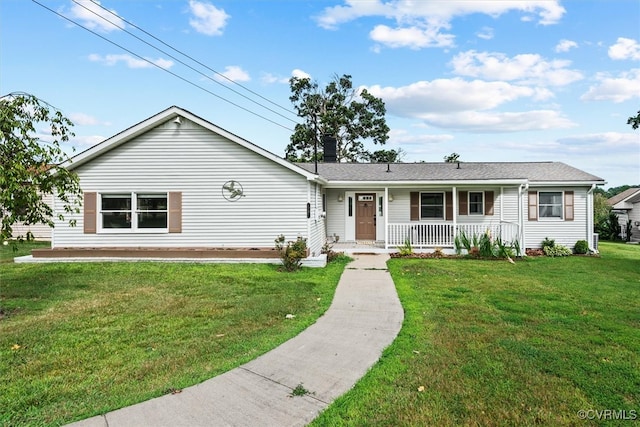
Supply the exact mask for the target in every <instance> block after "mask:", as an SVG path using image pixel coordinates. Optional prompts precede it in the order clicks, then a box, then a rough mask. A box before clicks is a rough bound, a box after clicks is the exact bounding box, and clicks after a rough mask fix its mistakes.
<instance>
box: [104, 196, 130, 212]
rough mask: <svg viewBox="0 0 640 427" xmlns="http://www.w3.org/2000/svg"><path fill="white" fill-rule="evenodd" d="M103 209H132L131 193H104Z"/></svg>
mask: <svg viewBox="0 0 640 427" xmlns="http://www.w3.org/2000/svg"><path fill="white" fill-rule="evenodd" d="M102 210H103V211H130V210H131V195H130V194H103V195H102Z"/></svg>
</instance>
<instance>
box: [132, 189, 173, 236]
mask: <svg viewBox="0 0 640 427" xmlns="http://www.w3.org/2000/svg"><path fill="white" fill-rule="evenodd" d="M136 202H137V209H136V212H137V216H138V218H137V219H138V228H167V195H166V194H138V197H137V198H136Z"/></svg>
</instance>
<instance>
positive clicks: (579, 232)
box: [522, 187, 593, 248]
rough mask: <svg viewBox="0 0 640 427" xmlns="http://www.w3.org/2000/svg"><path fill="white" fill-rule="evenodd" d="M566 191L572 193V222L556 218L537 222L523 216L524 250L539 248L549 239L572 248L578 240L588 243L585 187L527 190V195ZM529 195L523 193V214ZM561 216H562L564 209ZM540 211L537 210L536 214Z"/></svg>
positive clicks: (589, 233)
mask: <svg viewBox="0 0 640 427" xmlns="http://www.w3.org/2000/svg"><path fill="white" fill-rule="evenodd" d="M568 191H573V220H572V221H563V220H560V219H558V218H555V219H548V218H547V219H545V218H538V220H537V221H533V220H527V215H526V214H525V218H524V219H525V233H526V236H525V244H524V246H523V247H525V248H539V247H540V246H541V243H542V241H543V240H544V239H545V238H546V237H549V238H550V239H554V240H555V241H556V243H558V244H561V245H564V246H567V247H569V248H573V246H574V245H575V243H576V242H577V241H578V240H586V241H590V235H591V234H592V233H593V230H587V226H586V224H587V191H588V188H586V187H569V188H544V187H540V188H535V187H530V188H529V194H531V193H533V192H538V193H545V192H552V193H560V194H562V195H564V194H565V193H566V192H568ZM529 194H527V192H524V194H523V198H522V203H523V209H524V212H525V213H526V212H528V209H529V197H528V196H529ZM562 210H563V215H564V209H562ZM539 211H540V209H539V208H538V212H539Z"/></svg>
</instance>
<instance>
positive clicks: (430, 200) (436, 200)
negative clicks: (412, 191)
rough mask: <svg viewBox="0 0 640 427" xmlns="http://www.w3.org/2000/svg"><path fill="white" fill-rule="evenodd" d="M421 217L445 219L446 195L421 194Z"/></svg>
mask: <svg viewBox="0 0 640 427" xmlns="http://www.w3.org/2000/svg"><path fill="white" fill-rule="evenodd" d="M420 217H421V218H437V219H443V218H444V194H442V193H420Z"/></svg>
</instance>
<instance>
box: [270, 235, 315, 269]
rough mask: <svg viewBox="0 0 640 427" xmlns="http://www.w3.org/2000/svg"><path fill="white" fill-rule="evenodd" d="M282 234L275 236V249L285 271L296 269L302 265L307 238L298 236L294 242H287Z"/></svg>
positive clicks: (305, 254)
mask: <svg viewBox="0 0 640 427" xmlns="http://www.w3.org/2000/svg"><path fill="white" fill-rule="evenodd" d="M285 241H286V238H285V237H284V235H283V234H281V235H279V236H278V237H276V240H275V242H276V249H277V250H278V253H279V254H280V259H281V260H282V267H283V268H284V270H286V271H297V270H300V268H301V267H302V259H303V258H306V257H307V239H303V238H302V237H298V238H297V239H296V241H295V242H287V243H286V245H285Z"/></svg>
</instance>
